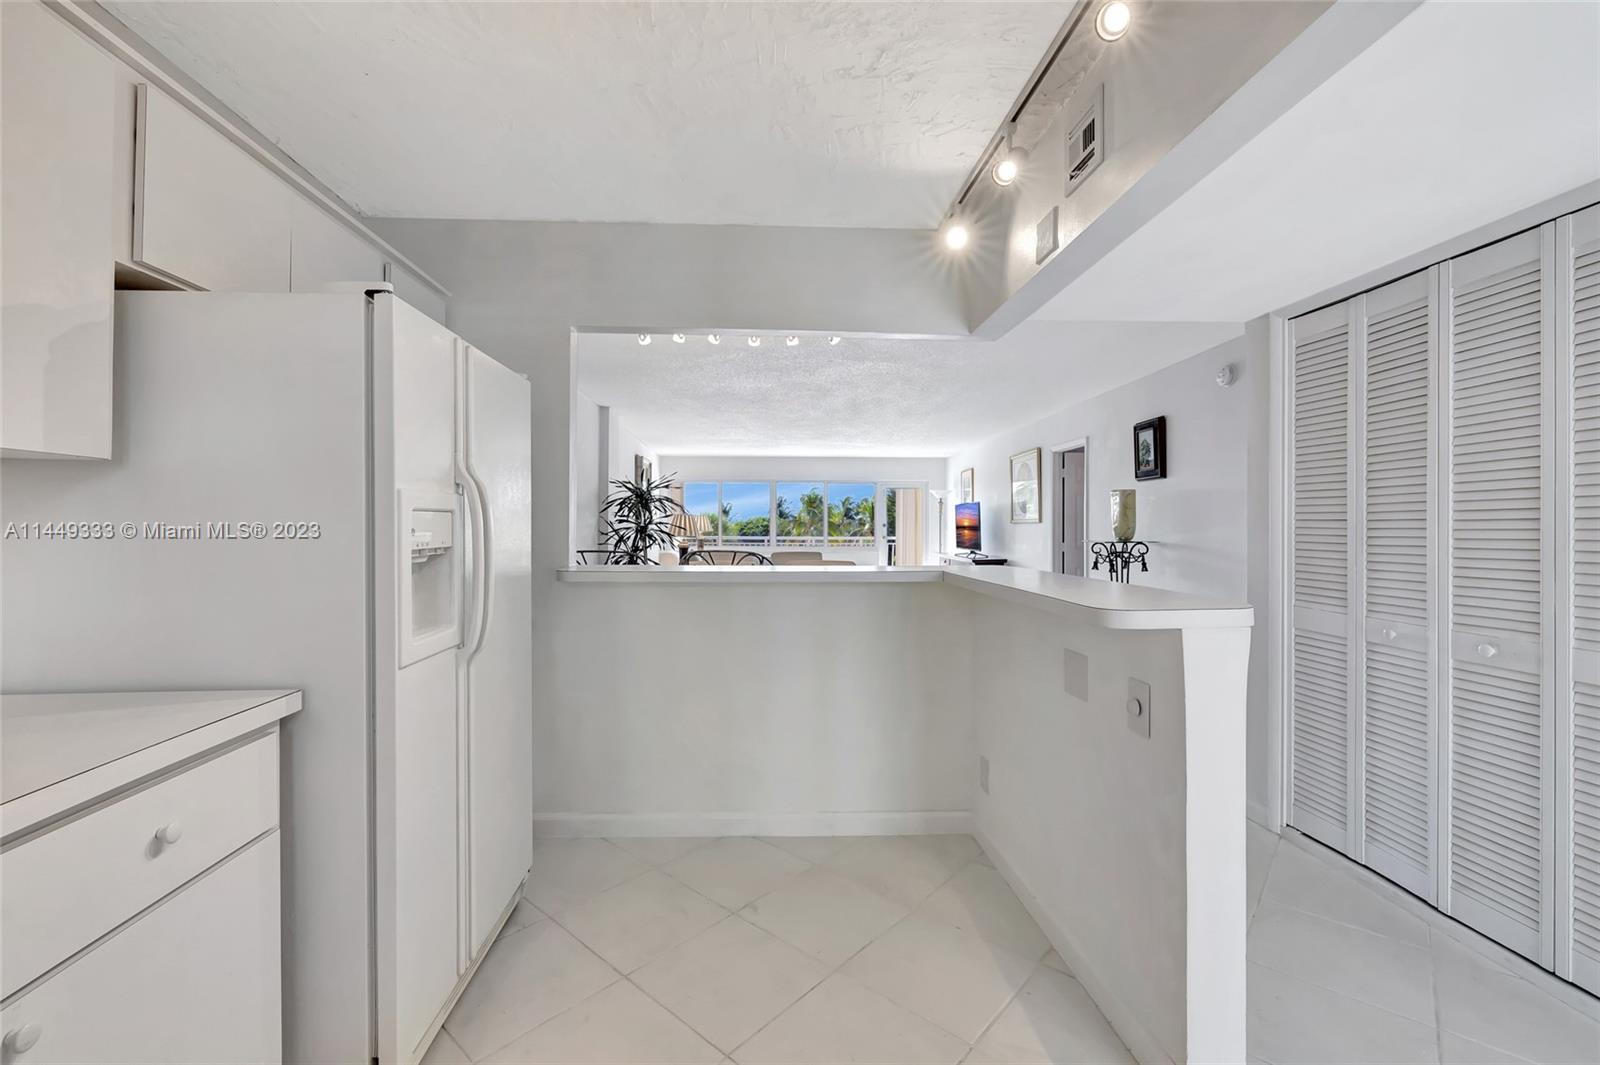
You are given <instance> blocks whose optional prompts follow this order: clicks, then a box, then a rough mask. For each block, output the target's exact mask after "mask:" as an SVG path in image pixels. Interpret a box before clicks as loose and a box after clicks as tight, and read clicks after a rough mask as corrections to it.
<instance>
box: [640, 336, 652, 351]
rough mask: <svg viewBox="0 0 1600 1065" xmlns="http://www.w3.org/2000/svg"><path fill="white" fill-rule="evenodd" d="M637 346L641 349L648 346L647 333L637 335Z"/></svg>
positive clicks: (648, 338) (648, 337)
mask: <svg viewBox="0 0 1600 1065" xmlns="http://www.w3.org/2000/svg"><path fill="white" fill-rule="evenodd" d="M639 346H640V347H641V348H644V347H649V346H650V334H649V333H640V334H639Z"/></svg>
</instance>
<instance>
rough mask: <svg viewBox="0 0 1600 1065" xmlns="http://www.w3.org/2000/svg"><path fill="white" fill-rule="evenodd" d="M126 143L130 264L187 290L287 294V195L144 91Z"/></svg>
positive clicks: (220, 140) (240, 153)
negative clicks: (129, 153)
mask: <svg viewBox="0 0 1600 1065" xmlns="http://www.w3.org/2000/svg"><path fill="white" fill-rule="evenodd" d="M135 136H136V141H135V144H136V150H137V154H136V158H135V162H134V166H135V171H134V217H133V256H134V259H135V261H137V262H138V263H139V265H141V266H146V267H150V268H151V269H154V270H158V271H160V272H162V273H164V274H166V275H168V276H170V277H173V278H176V279H178V280H180V281H183V282H185V283H187V284H190V285H193V286H194V287H196V288H203V289H211V290H215V291H234V292H287V291H289V287H290V286H289V280H290V267H289V262H290V232H291V229H292V221H291V218H292V215H293V213H294V201H295V197H296V194H295V193H294V191H293V190H292V189H290V188H289V186H288V185H286V184H285V183H284V182H283V181H282V180H280V179H279V178H278V177H277V176H276V175H275V174H273V173H272V172H271V171H269V170H268V169H267V168H266V167H264V166H262V165H261V164H260V163H258V162H257V161H256V160H254V159H252V158H251V157H250V156H249V155H247V154H246V153H245V152H244V150H243V149H241V148H239V147H238V146H237V145H235V144H234V143H233V142H232V141H230V140H228V139H227V138H226V137H224V136H223V135H222V134H221V133H218V132H217V131H216V130H215V129H213V128H212V127H210V126H208V125H207V124H206V123H205V122H203V121H201V120H200V118H199V117H197V116H196V115H195V114H193V113H192V112H190V111H189V110H188V109H187V108H185V107H183V106H182V105H180V104H179V103H177V102H176V101H175V100H173V99H172V98H171V97H169V96H167V95H166V94H164V93H162V92H161V91H160V90H159V89H156V88H154V87H152V86H141V88H140V92H139V117H138V129H137V131H136V134H135Z"/></svg>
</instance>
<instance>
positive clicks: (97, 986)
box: [0, 831, 282, 1065]
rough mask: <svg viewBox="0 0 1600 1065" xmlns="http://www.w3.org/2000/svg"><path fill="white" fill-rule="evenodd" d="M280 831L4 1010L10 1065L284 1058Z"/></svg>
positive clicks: (1, 1019) (0, 1018)
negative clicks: (279, 893) (281, 1003)
mask: <svg viewBox="0 0 1600 1065" xmlns="http://www.w3.org/2000/svg"><path fill="white" fill-rule="evenodd" d="M278 925H279V923H278V833H277V832H276V831H274V832H272V833H270V834H268V835H267V836H264V837H263V838H261V839H258V840H256V841H255V842H254V843H252V844H250V845H249V846H248V847H246V848H245V849H243V850H242V851H239V852H238V853H236V854H234V855H233V856H232V857H231V858H229V859H227V860H226V861H224V862H222V863H221V864H220V865H218V866H216V867H215V868H214V869H212V870H211V871H210V872H209V873H206V874H205V875H203V876H201V877H200V878H199V879H197V880H195V881H194V882H192V883H190V884H189V885H188V886H187V887H185V888H183V889H182V890H180V891H178V892H176V893H175V894H173V895H172V896H171V897H169V898H167V899H166V900H165V901H163V902H162V903H160V904H159V905H157V906H156V907H154V908H153V909H151V910H149V911H148V912H146V913H145V914H144V915H143V916H141V917H139V918H138V919H137V920H135V921H134V922H132V923H131V924H129V925H127V926H126V927H124V928H122V929H121V930H120V931H119V932H117V933H116V934H115V935H113V936H111V937H110V938H109V939H107V940H105V941H104V942H102V943H101V944H99V945H98V946H97V947H95V948H94V949H92V950H90V951H89V952H88V953H86V954H84V955H82V956H81V957H79V958H77V959H76V960H74V961H72V962H70V963H69V964H67V965H66V966H65V967H64V968H62V969H60V970H59V971H57V972H55V973H53V974H52V975H50V976H48V977H46V978H45V979H44V980H43V981H42V982H40V983H39V984H37V985H36V986H34V987H33V988H31V989H30V990H28V991H27V992H26V993H24V994H22V995H19V996H18V997H17V999H16V1000H15V1001H14V1002H10V1003H8V1004H7V1006H6V1007H5V1008H4V1010H0V1028H3V1029H4V1032H5V1038H4V1043H3V1058H0V1060H4V1061H5V1062H7V1063H10V1062H18V1063H21V1065H33V1063H35V1062H63V1063H65V1062H73V1063H79V1065H87V1063H98V1062H107V1063H110V1062H118V1063H125V1065H133V1063H146V1062H149V1063H152V1065H155V1063H162V1065H177V1063H195V1065H200V1063H226V1062H240V1063H247V1062H275V1061H279V1060H281V1058H282V1026H281V1020H280V1016H281V1008H280V996H281V987H280V976H279V964H278V956H279V926H278Z"/></svg>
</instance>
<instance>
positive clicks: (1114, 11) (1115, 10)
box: [1094, 0, 1133, 41]
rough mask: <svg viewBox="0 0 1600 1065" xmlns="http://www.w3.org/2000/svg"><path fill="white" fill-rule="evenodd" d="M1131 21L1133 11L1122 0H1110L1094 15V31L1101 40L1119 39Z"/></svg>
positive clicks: (1126, 30)
mask: <svg viewBox="0 0 1600 1065" xmlns="http://www.w3.org/2000/svg"><path fill="white" fill-rule="evenodd" d="M1131 22H1133V11H1132V10H1131V9H1130V8H1129V7H1128V5H1127V4H1125V3H1123V2H1122V0H1111V2H1110V3H1109V4H1106V5H1105V6H1103V7H1102V8H1101V9H1100V11H1099V12H1098V13H1097V14H1096V15H1095V17H1094V31H1095V32H1096V33H1098V34H1099V35H1100V39H1101V40H1102V41H1115V40H1120V39H1121V37H1122V35H1123V34H1125V33H1127V32H1128V25H1129V24H1130V23H1131Z"/></svg>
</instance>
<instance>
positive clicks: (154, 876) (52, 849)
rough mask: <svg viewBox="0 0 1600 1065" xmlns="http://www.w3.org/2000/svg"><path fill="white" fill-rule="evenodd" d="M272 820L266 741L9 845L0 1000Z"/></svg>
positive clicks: (3, 863)
mask: <svg viewBox="0 0 1600 1065" xmlns="http://www.w3.org/2000/svg"><path fill="white" fill-rule="evenodd" d="M277 823H278V737H277V735H276V734H271V735H267V736H263V737H262V738H261V739H258V740H255V741H253V742H251V743H249V744H246V745H245V746H243V747H240V748H238V749H236V750H233V751H229V752H227V753H226V754H223V755H220V756H218V757H216V758H213V759H211V760H210V761H207V762H202V763H200V764H199V765H196V766H193V767H190V768H188V769H185V770H183V771H182V772H179V773H177V774H175V775H173V776H170V777H168V778H166V779H165V780H161V781H158V782H157V783H155V784H152V785H150V786H149V787H146V788H144V789H142V790H140V791H135V792H133V793H131V794H129V795H126V796H124V797H122V798H119V799H114V800H112V801H111V802H110V803H109V804H107V805H105V806H101V807H99V808H97V809H94V810H91V811H89V812H88V813H86V814H84V815H82V816H80V817H78V818H77V819H76V820H73V821H69V822H67V823H66V824H64V825H61V826H60V827H58V828H54V829H50V830H48V831H46V832H44V833H42V834H41V835H38V836H34V837H32V838H31V839H28V840H25V841H23V842H22V843H19V844H16V845H15V846H13V847H10V848H9V849H7V850H6V851H5V852H4V853H3V854H0V883H3V884H4V885H5V892H4V894H3V895H0V985H3V987H0V995H9V994H11V993H12V992H13V991H15V990H16V989H17V988H19V987H21V986H22V985H24V984H26V983H27V982H28V981H29V980H32V979H34V978H35V977H37V976H38V975H39V974H40V973H42V972H44V971H45V970H47V969H49V968H50V967H51V966H53V965H57V964H59V963H60V962H62V961H64V960H65V959H66V958H67V957H68V956H69V955H71V954H72V953H73V952H74V951H77V950H81V949H82V948H84V947H85V946H88V945H89V944H90V943H92V942H93V941H94V940H95V939H96V938H98V937H99V936H102V935H104V934H105V933H106V932H109V931H110V930H111V929H112V928H114V927H116V926H117V925H118V924H120V923H122V922H123V921H125V920H127V919H128V918H129V917H132V916H133V915H134V914H136V913H138V912H139V911H140V910H142V909H144V908H145V907H146V906H149V905H150V904H151V903H153V902H155V901H156V900H157V899H159V898H161V897H162V896H163V895H165V894H167V893H168V892H170V891H173V890H174V889H176V888H178V887H180V886H181V885H182V884H184V883H185V882H186V881H189V880H191V879H193V878H194V877H196V876H198V875H199V874H200V873H202V872H204V871H205V870H206V869H208V868H210V867H211V866H213V865H215V864H216V863H217V862H219V861H221V860H222V859H223V858H224V857H226V856H227V855H229V854H231V853H232V852H233V851H235V850H237V849H239V848H240V847H242V846H243V845H244V844H246V843H248V842H249V841H250V840H251V839H253V838H255V837H256V836H258V835H260V834H261V833H262V832H264V831H266V830H267V829H269V828H272V827H273V826H275V825H276V824H277ZM163 832H165V833H167V834H168V836H170V837H173V838H170V839H167V840H163V838H162V836H161V835H160V833H163Z"/></svg>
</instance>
